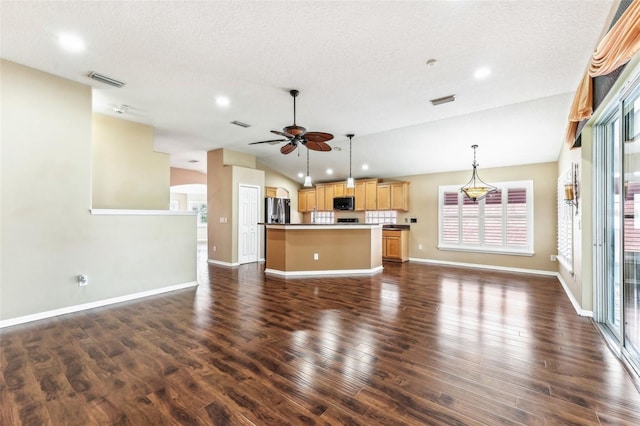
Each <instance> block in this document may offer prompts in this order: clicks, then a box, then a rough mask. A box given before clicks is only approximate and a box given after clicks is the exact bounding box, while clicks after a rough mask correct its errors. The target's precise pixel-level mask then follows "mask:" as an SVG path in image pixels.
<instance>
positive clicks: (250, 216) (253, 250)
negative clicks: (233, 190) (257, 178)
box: [238, 185, 260, 263]
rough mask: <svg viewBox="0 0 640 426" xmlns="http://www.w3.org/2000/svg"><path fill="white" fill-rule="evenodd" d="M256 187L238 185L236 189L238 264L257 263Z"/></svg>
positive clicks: (257, 193)
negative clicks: (237, 203)
mask: <svg viewBox="0 0 640 426" xmlns="http://www.w3.org/2000/svg"><path fill="white" fill-rule="evenodd" d="M259 193H260V188H259V187H257V186H249V185H240V187H239V189H238V200H239V201H238V202H239V205H238V263H251V262H257V261H258V213H259V205H258V197H259Z"/></svg>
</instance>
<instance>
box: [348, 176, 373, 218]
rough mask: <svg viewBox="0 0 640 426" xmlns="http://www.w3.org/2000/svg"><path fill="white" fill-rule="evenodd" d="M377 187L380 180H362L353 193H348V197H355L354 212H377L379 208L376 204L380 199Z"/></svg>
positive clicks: (356, 183) (358, 182) (357, 183)
mask: <svg viewBox="0 0 640 426" xmlns="http://www.w3.org/2000/svg"><path fill="white" fill-rule="evenodd" d="M377 185H378V179H362V180H357V181H356V182H355V188H354V189H353V193H352V194H349V193H347V195H353V196H354V197H355V207H354V210H356V211H364V210H376V209H377V208H378V206H377V202H376V200H377V199H378V194H377ZM347 191H349V190H347Z"/></svg>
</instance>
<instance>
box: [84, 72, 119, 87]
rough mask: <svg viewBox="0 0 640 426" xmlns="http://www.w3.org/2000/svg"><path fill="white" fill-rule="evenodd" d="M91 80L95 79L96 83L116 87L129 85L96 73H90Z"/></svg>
mask: <svg viewBox="0 0 640 426" xmlns="http://www.w3.org/2000/svg"><path fill="white" fill-rule="evenodd" d="M89 78H92V79H94V80H96V81H99V82H101V83H105V84H109V85H111V86H115V87H122V86H124V85H125V84H127V83H125V82H123V81H119V80H116V79H115V78H111V77H107V76H106V75H102V74H98V73H97V72H95V71H91V72H90V73H89Z"/></svg>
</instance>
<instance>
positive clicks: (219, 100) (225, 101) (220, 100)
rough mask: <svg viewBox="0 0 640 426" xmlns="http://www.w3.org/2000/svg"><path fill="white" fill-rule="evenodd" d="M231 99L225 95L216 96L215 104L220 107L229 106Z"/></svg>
mask: <svg viewBox="0 0 640 426" xmlns="http://www.w3.org/2000/svg"><path fill="white" fill-rule="evenodd" d="M230 103H231V101H230V100H229V98H227V97H226V96H218V97H216V105H218V106H219V107H222V108H226V107H228V106H229V104H230Z"/></svg>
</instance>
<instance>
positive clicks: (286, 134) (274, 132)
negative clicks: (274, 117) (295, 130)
mask: <svg viewBox="0 0 640 426" xmlns="http://www.w3.org/2000/svg"><path fill="white" fill-rule="evenodd" d="M271 133H273V134H274V135H280V136H284V137H286V138H289V139H293V138H294V135H292V134H290V133H286V132H279V131H277V130H272V131H271Z"/></svg>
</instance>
